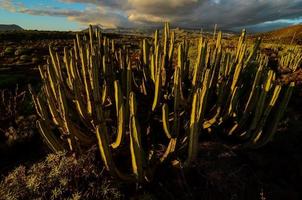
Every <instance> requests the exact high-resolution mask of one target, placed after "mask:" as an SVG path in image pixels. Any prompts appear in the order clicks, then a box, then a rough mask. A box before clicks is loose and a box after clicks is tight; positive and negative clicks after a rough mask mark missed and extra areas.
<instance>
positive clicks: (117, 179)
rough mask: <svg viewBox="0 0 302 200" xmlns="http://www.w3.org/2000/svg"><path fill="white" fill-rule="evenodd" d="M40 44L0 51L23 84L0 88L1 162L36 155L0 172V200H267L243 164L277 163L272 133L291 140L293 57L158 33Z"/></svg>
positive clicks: (217, 35) (244, 38) (296, 79)
mask: <svg viewBox="0 0 302 200" xmlns="http://www.w3.org/2000/svg"><path fill="white" fill-rule="evenodd" d="M10 34H11V33H10ZM13 34H15V36H18V34H17V33H13ZM31 34H33V36H31ZM36 34H38V35H36ZM52 34H54V35H52ZM52 34H46V33H37V32H30V33H29V36H27V37H28V38H31V39H34V37H38V40H32V41H30V42H27V43H26V44H27V45H20V44H22V41H21V39H20V41H21V42H19V45H18V44H17V43H13V42H11V43H9V42H5V43H4V45H2V46H1V58H3V63H1V66H2V70H1V71H2V72H5V73H9V74H11V72H10V71H13V72H14V73H16V72H19V73H20V72H22V71H26V70H27V69H31V70H30V72H29V71H28V72H26V73H28V75H29V74H30V75H31V76H33V77H34V78H28V77H29V76H28V77H26V79H24V80H23V81H22V82H19V81H18V79H17V81H16V80H11V79H9V80H8V81H7V80H6V82H3V83H1V84H0V85H1V87H6V88H3V89H2V90H1V91H0V92H1V98H0V101H1V102H0V111H1V118H0V123H1V126H0V134H1V135H0V138H1V141H0V142H1V151H2V152H4V153H3V155H5V154H6V153H5V152H6V151H9V150H10V149H11V148H12V146H18V145H22V148H23V147H24V146H26V144H27V143H28V144H30V143H31V142H30V141H31V140H35V141H36V142H35V145H36V147H35V148H37V149H41V152H42V153H41V155H39V156H38V158H36V159H35V160H32V161H31V163H29V164H28V166H27V167H25V166H19V167H18V168H16V169H15V170H13V171H11V172H9V173H8V171H10V170H12V169H10V170H5V175H6V176H5V177H3V180H2V182H1V183H0V196H2V197H4V199H26V198H33V199H35V198H41V199H44V198H48V197H49V198H51V199H129V198H133V199H161V198H162V197H165V198H167V199H179V198H181V199H188V198H190V199H195V198H196V199H199V198H205V199H221V198H222V197H223V195H226V196H225V197H227V198H228V199H243V198H245V199H246V198H248V197H247V194H250V195H251V196H250V198H251V199H261V198H262V199H263V198H264V199H265V198H266V196H274V197H275V196H277V195H276V194H275V193H274V192H275V190H274V188H273V189H272V188H270V187H268V188H270V189H267V190H270V194H268V193H269V192H266V186H264V184H263V182H264V181H260V180H259V179H261V178H255V176H256V175H255V176H252V175H250V174H251V173H255V174H258V175H259V173H261V172H259V171H261V170H259V171H258V168H259V167H258V168H257V166H254V167H253V166H252V165H253V164H255V163H257V164H259V163H260V164H259V165H262V163H263V162H264V161H263V160H261V161H259V160H258V161H255V160H253V156H255V157H257V158H259V159H265V158H263V157H262V156H263V151H266V152H270V154H269V155H272V154H274V153H276V154H277V152H274V151H275V149H274V148H275V147H276V146H278V148H281V149H282V146H283V145H282V140H283V138H287V136H285V134H284V133H290V134H291V137H292V138H294V139H293V140H295V137H296V134H297V133H298V132H301V130H302V129H301V126H298V124H299V123H298V122H299V120H301V113H300V112H299V110H298V109H297V110H295V108H296V107H297V106H298V105H299V101H297V98H298V97H301V89H300V85H301V65H302V48H301V46H299V45H296V44H294V43H293V42H292V41H291V42H290V44H276V43H275V41H274V42H270V41H269V40H268V39H267V38H266V37H264V38H265V41H262V38H261V37H258V36H257V37H255V36H249V35H247V34H246V31H245V30H243V31H242V33H241V34H240V35H239V36H237V35H228V34H223V33H222V32H221V31H217V32H216V29H215V32H214V33H213V34H209V33H199V32H194V33H191V34H190V33H187V32H186V31H185V30H181V29H179V28H177V29H172V28H170V24H168V23H165V24H164V27H163V29H162V30H156V31H155V32H154V33H153V34H150V35H146V36H142V35H139V36H137V37H136V36H135V35H131V36H123V35H118V34H104V33H102V31H101V30H99V29H96V28H94V27H92V26H90V28H89V29H88V31H84V32H80V33H77V34H75V33H65V34H64V35H63V39H62V38H61V37H60V34H61V33H59V32H58V33H57V32H56V33H52ZM270 34H271V33H270ZM46 36H47V37H51V38H49V41H48V40H45V41H43V40H42V41H41V40H40V37H41V38H43V37H46ZM259 36H261V35H259ZM0 37H3V38H7V40H10V37H12V36H10V35H1V34H0ZM272 41H273V40H272ZM25 68H26V69H25ZM16 75H18V74H16ZM19 80H20V79H19ZM0 82H1V81H0ZM12 82H13V83H15V82H17V83H19V84H20V83H22V84H21V86H17V87H16V86H15V85H14V84H12ZM27 84H28V85H27ZM8 85H9V87H8ZM12 85H13V86H12ZM292 96H293V98H292ZM291 128H292V129H291ZM292 132H297V133H292ZM38 133H40V134H39V135H38ZM281 136H282V137H281ZM280 137H281V139H280ZM291 137H288V138H291ZM297 137H299V136H297ZM41 139H42V140H43V143H42V142H41ZM20 141H21V142H20ZM20 143H21V144H20ZM24 144H25V145H24ZM286 144H287V143H286ZM274 145H275V146H274ZM287 145H290V144H287ZM295 147H296V146H295ZM263 149H264V150H263ZM265 149H266V150H265ZM272 149H273V150H272ZM290 150H291V149H290ZM290 150H288V151H290ZM300 150H301V149H300ZM300 150H299V147H297V149H294V150H293V152H296V154H294V155H299V151H300ZM17 151H18V150H17ZM51 152H52V153H53V154H49V153H51ZM1 154H2V153H1ZM47 154H48V156H47ZM8 155H9V154H8ZM268 157H269V159H270V160H271V161H272V162H278V161H276V160H278V159H277V158H275V157H274V156H273V157H270V156H268ZM250 158H251V161H250V160H249V159H250ZM274 159H275V160H274ZM37 160H39V162H37ZM246 160H249V161H246ZM34 162H37V163H34ZM245 162H248V163H249V164H246V163H245ZM251 163H252V164H251ZM264 163H265V162H264ZM25 165H26V163H25ZM214 165H215V166H216V165H219V167H213V166H214ZM246 165H248V166H249V167H247V168H245V167H244V166H246ZM300 165H301V163H300ZM300 165H299V166H297V167H298V168H299V169H301V166H300ZM16 166H18V165H17V164H15V165H14V167H16ZM269 166H271V165H267V166H266V167H268V168H269ZM260 169H261V167H260ZM274 170H275V168H274ZM234 171H235V172H234ZM7 173H8V175H7ZM276 173H278V172H276ZM247 174H249V175H247ZM230 176H232V177H230ZM242 176H243V177H242ZM261 176H262V177H264V176H265V175H263V174H261ZM273 176H274V175H272V177H273ZM293 176H294V175H293ZM194 177H195V178H196V179H200V180H199V181H198V180H196V179H195V178H194ZM224 182H228V183H229V186H225V185H224ZM222 184H223V185H224V186H221V185H222ZM217 185H219V186H217ZM206 188H208V189H206ZM215 188H216V189H217V190H215ZM175 190H177V191H175ZM156 191H159V193H157V192H156ZM285 192H288V191H285ZM271 193H274V194H271ZM294 195H295V193H294ZM296 197H297V196H293V198H296Z"/></svg>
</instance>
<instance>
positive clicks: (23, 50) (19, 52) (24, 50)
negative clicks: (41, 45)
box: [15, 47, 30, 56]
mask: <svg viewBox="0 0 302 200" xmlns="http://www.w3.org/2000/svg"><path fill="white" fill-rule="evenodd" d="M29 52H30V50H29V49H27V48H23V47H19V48H18V49H17V50H16V51H15V55H16V56H21V55H28V53H29Z"/></svg>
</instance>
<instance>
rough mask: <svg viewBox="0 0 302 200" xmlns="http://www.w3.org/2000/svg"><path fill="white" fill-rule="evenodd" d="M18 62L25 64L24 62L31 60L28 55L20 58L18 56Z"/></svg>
mask: <svg viewBox="0 0 302 200" xmlns="http://www.w3.org/2000/svg"><path fill="white" fill-rule="evenodd" d="M20 60H21V61H25V62H26V61H30V60H31V58H30V56H28V55H22V56H20Z"/></svg>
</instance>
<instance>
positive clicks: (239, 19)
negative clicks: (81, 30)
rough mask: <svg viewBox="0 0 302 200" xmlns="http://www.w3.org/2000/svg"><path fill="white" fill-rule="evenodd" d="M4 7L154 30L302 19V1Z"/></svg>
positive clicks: (86, 1) (121, 0) (87, 1)
mask: <svg viewBox="0 0 302 200" xmlns="http://www.w3.org/2000/svg"><path fill="white" fill-rule="evenodd" d="M2 1H4V2H6V3H5V4H4V5H6V6H2V7H4V8H5V9H11V10H14V9H15V12H23V13H27V14H32V15H50V16H65V17H67V18H68V19H69V20H72V21H76V22H79V23H81V24H85V25H86V24H89V23H93V24H102V25H103V26H106V27H120V26H122V27H133V26H137V25H144V26H152V25H156V24H157V25H158V23H159V22H163V21H169V22H171V23H172V24H173V25H175V26H182V27H195V28H200V27H209V26H211V27H212V26H213V24H218V25H219V27H220V28H235V27H242V26H253V25H257V24H262V23H267V22H270V21H276V22H278V20H285V19H294V18H300V17H301V16H302V0H152V1H151V0H59V1H60V2H61V3H69V4H72V3H81V4H83V5H85V9H84V10H83V11H79V10H72V9H69V10H66V9H38V8H37V9H34V8H23V9H16V8H15V7H12V5H13V4H12V3H11V1H8V0H2Z"/></svg>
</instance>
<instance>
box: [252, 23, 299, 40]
mask: <svg viewBox="0 0 302 200" xmlns="http://www.w3.org/2000/svg"><path fill="white" fill-rule="evenodd" d="M256 36H261V37H262V38H263V39H264V40H272V41H275V42H278V41H280V43H285V44H290V43H293V44H300V45H301V44H302V25H295V26H289V27H286V28H282V29H278V30H274V31H270V32H267V33H261V34H257V35H256Z"/></svg>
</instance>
